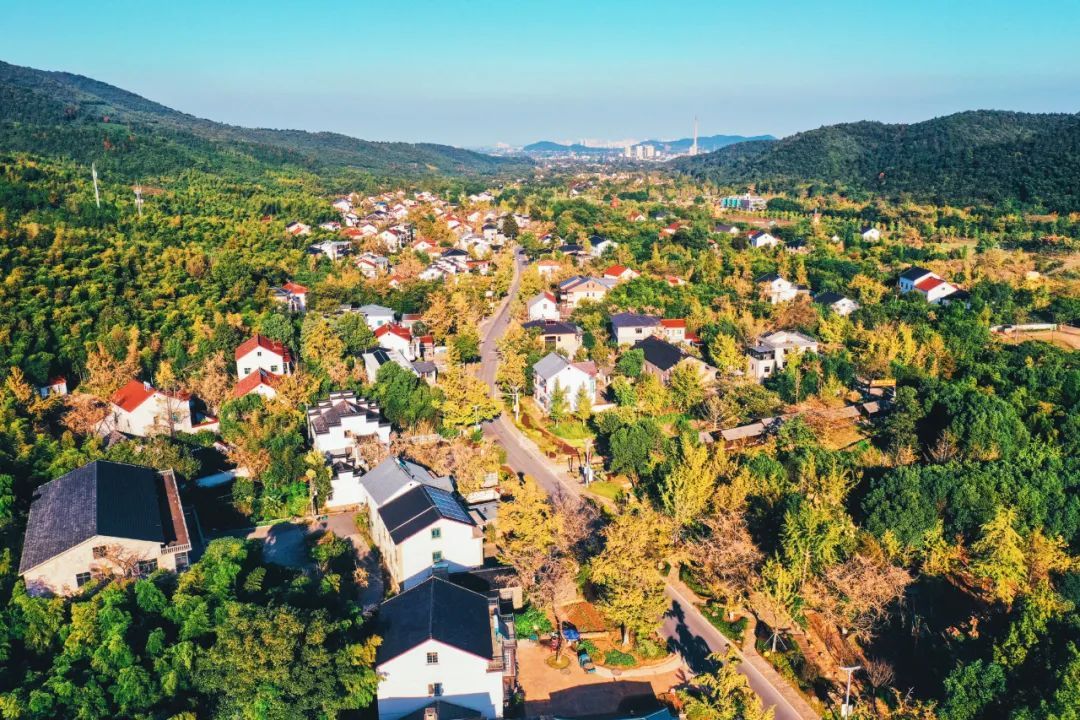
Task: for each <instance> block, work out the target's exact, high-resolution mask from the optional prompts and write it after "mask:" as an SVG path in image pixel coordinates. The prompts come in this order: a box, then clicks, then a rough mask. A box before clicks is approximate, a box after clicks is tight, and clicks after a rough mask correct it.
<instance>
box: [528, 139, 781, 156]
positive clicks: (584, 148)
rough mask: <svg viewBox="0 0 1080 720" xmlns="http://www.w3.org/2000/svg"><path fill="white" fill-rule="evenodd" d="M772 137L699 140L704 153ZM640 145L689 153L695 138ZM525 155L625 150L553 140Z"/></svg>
mask: <svg viewBox="0 0 1080 720" xmlns="http://www.w3.org/2000/svg"><path fill="white" fill-rule="evenodd" d="M774 139H775V138H774V137H773V136H772V135H754V136H753V137H746V136H743V135H706V136H704V137H699V138H698V148H699V149H700V150H701V151H702V152H710V151H712V150H718V149H720V148H723V147H727V146H729V145H734V144H735V143H745V142H754V141H758V140H774ZM638 144H639V145H652V146H653V147H654V148H656V149H657V150H660V151H662V152H668V153H679V152H687V151H688V150H689V149H690V147H691V146H692V145H693V144H694V139H693V138H688V137H685V138H679V139H678V140H643V141H641V142H640V143H638ZM521 150H522V152H525V153H553V152H557V153H566V152H575V153H579V154H582V155H618V154H621V153H622V151H623V149H622V148H621V147H594V146H591V145H582V144H580V143H574V144H573V145H564V144H561V143H557V142H552V141H551V140H541V141H540V142H534V143H531V144H529V145H526V146H525V147H523V148H521Z"/></svg>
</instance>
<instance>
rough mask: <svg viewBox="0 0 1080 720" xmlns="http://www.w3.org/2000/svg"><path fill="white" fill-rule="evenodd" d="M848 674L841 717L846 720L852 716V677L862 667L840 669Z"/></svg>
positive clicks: (852, 666)
mask: <svg viewBox="0 0 1080 720" xmlns="http://www.w3.org/2000/svg"><path fill="white" fill-rule="evenodd" d="M840 669H841V670H843V671H844V672H846V673H847V689H846V690H845V691H844V706H843V707H841V708H840V717H842V718H846V717H850V716H851V710H852V708H851V676H852V675H854V674H855V671H856V670H861V669H862V665H850V666H848V667H842V668H840Z"/></svg>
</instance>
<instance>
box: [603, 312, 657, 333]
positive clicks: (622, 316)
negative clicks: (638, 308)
mask: <svg viewBox="0 0 1080 720" xmlns="http://www.w3.org/2000/svg"><path fill="white" fill-rule="evenodd" d="M659 324H660V320H659V319H658V318H655V317H653V316H652V315H639V314H638V313H632V312H621V313H615V314H614V315H612V316H611V327H613V328H615V329H616V330H617V329H619V328H630V327H656V326H657V325H659Z"/></svg>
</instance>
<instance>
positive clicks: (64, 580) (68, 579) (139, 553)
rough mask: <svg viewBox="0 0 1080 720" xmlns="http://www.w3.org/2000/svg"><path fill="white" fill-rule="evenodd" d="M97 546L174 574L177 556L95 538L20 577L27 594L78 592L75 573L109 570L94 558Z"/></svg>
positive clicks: (137, 543)
mask: <svg viewBox="0 0 1080 720" xmlns="http://www.w3.org/2000/svg"><path fill="white" fill-rule="evenodd" d="M100 545H110V546H111V545H115V546H118V547H119V548H120V552H121V553H123V554H125V555H130V556H132V557H133V558H137V559H139V560H155V559H156V560H157V561H158V567H159V568H163V569H165V570H173V571H175V570H176V553H170V554H167V555H164V554H162V552H161V545H160V544H159V543H156V542H148V541H145V540H131V539H128V538H117V537H108V536H104V535H97V536H95V537H92V538H90V539H89V540H87V541H86V542H84V543H81V544H79V545H76V546H75V547H73V548H70V549H68V550H66V551H65V552H62V553H60V554H59V555H57V556H56V557H54V558H52V559H50V560H48V561H47V562H44V563H42V564H41V565H38V566H37V567H35V568H31V569H30V570H29V571H27V572H26V573H25V574H24V575H23V578H24V579H25V580H26V589H27V592H29V593H30V594H31V595H35V596H41V595H71V594H73V593H75V592H78V590H79V586H78V584H77V583H76V582H75V575H76V574H77V573H82V572H90V571H91V570H92V569H94V568H108V567H109V563H108V560H103V559H99V558H95V557H94V548H95V547H98V546H100Z"/></svg>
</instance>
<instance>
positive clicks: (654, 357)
mask: <svg viewBox="0 0 1080 720" xmlns="http://www.w3.org/2000/svg"><path fill="white" fill-rule="evenodd" d="M634 347H635V348H639V349H641V351H642V352H644V353H645V362H647V363H649V364H650V365H655V366H656V367H657V368H659V369H660V371H661V372H666V371H668V370H670V369H671V368H673V367H675V366H676V365H678V364H679V362H681V361H682V359H683V358H685V357H686V353H684V352H683V351H682V350H680V349H679V348H677V347H675V346H674V345H672V344H671V343H669V342H667V341H666V340H661V339H660V338H655V337H647V338H645V339H644V340H639V341H638V342H636V343H634Z"/></svg>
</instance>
